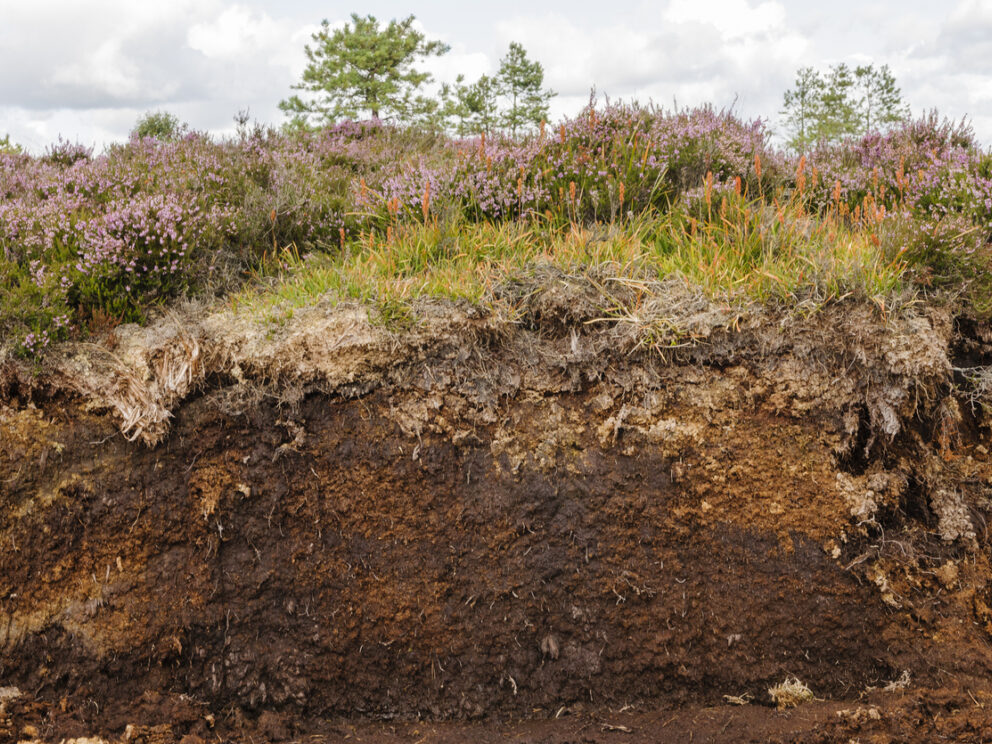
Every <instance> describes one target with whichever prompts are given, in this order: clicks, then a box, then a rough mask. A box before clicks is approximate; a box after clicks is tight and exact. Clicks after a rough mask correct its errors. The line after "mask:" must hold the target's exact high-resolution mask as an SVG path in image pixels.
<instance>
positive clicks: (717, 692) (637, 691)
mask: <svg viewBox="0 0 992 744" xmlns="http://www.w3.org/2000/svg"><path fill="white" fill-rule="evenodd" d="M599 286H600V285H599V284H596V283H595V282H593V283H589V284H583V285H578V284H576V283H575V282H569V281H567V280H565V279H564V278H558V279H555V278H554V277H552V278H550V279H546V280H545V281H543V282H542V283H541V285H540V288H539V289H535V288H533V287H532V288H529V289H526V291H524V290H519V291H520V301H519V308H520V313H519V315H518V316H517V317H516V318H514V320H513V322H509V321H507V320H505V319H501V320H496V319H493V318H491V317H487V316H486V315H485V314H483V313H480V312H478V311H475V310H472V309H467V308H466V307H465V306H460V305H453V304H450V303H428V302H425V303H422V304H420V305H419V306H417V307H416V312H415V317H414V318H413V320H412V322H411V323H409V324H406V325H404V326H403V327H402V328H389V327H385V326H383V325H382V324H381V323H378V322H374V321H375V318H374V317H373V318H372V320H370V313H369V311H368V310H367V309H366V308H365V307H363V306H359V305H353V306H349V305H339V306H337V307H333V308H332V307H324V306H322V305H320V304H317V305H315V306H311V307H308V308H306V309H305V310H304V311H302V312H299V313H297V314H295V315H294V316H293V317H292V318H291V319H290V320H288V321H287V322H285V323H283V324H282V325H279V326H277V327H273V328H269V329H268V330H266V329H264V328H259V326H258V325H257V324H256V325H252V324H247V323H242V324H239V322H238V320H237V314H236V313H234V312H232V311H231V310H229V309H227V310H219V311H212V312H204V311H202V309H200V310H196V309H194V308H189V309H187V310H181V311H177V313H175V314H172V315H169V316H167V317H163V318H161V319H159V320H158V321H156V322H153V323H151V324H150V325H149V326H148V327H145V328H138V327H136V326H120V327H118V328H117V329H116V330H115V331H113V332H112V333H111V334H109V335H108V336H106V337H105V338H104V339H102V340H100V341H99V343H96V344H67V345H66V346H65V347H64V349H62V350H61V351H59V352H58V353H53V354H51V355H50V356H49V357H47V358H46V360H45V361H44V363H43V364H42V365H41V368H40V369H39V368H38V367H35V368H33V369H32V368H29V367H27V366H26V365H24V364H22V363H15V362H13V361H9V362H8V363H7V364H6V366H5V367H4V370H3V376H2V378H0V401H2V404H0V438H2V447H0V688H2V689H0V740H2V741H16V740H18V739H24V740H32V739H39V740H41V741H46V742H47V741H59V740H60V739H62V738H65V737H73V736H83V735H87V736H99V737H102V738H104V739H106V740H108V741H115V742H116V741H123V740H128V741H156V742H172V741H176V742H178V741H180V740H183V741H186V742H195V741H199V740H203V741H217V740H235V741H242V740H244V741H247V740H249V737H251V740H253V741H256V742H259V741H282V740H292V739H299V740H301V741H319V740H322V739H321V737H323V740H326V741H334V740H339V739H341V738H343V737H344V736H345V735H349V734H350V735H353V736H355V737H358V738H359V739H362V740H366V741H407V740H409V741H417V740H419V739H422V738H424V737H425V736H426V737H428V740H438V741H462V740H478V741H485V740H492V741H497V740H501V737H503V736H507V737H509V736H511V735H512V736H515V737H517V738H518V739H519V740H532V741H600V740H604V741H612V740H614V739H616V740H623V741H641V740H643V741H669V740H670V741H684V740H687V739H686V737H687V736H688V735H689V734H690V733H693V732H696V733H697V735H698V740H702V741H748V740H754V741H769V740H780V741H847V740H848V739H857V738H858V737H861V739H860V740H861V741H897V740H898V741H936V740H940V738H941V737H945V738H947V739H948V740H954V741H988V740H990V738H992V684H990V682H989V675H990V671H992V653H990V644H989V640H990V634H992V609H990V607H992V584H990V583H989V579H990V566H989V541H988V534H987V517H988V512H989V509H990V508H992V503H990V501H989V498H988V494H989V493H990V491H989V485H990V479H992V459H990V456H989V447H990V446H992V445H990V443H989V429H988V420H987V418H986V416H985V414H984V412H983V411H984V409H983V396H984V393H985V392H986V391H985V382H984V381H985V378H984V377H983V374H984V370H985V369H986V367H985V365H989V364H992V329H990V327H989V326H988V325H987V324H985V323H981V322H978V321H974V320H970V319H968V318H963V317H958V318H952V317H950V315H949V314H947V313H946V312H945V311H942V310H939V309H933V308H927V307H924V306H909V307H907V308H905V309H903V310H900V311H899V312H897V313H892V314H888V315H883V314H882V313H881V312H880V311H879V310H878V308H877V307H873V306H870V305H868V304H866V303H859V302H854V301H850V302H840V303H835V304H832V305H828V306H826V307H825V308H823V309H821V310H820V311H819V312H817V313H814V314H812V315H809V316H806V317H804V316H803V315H801V314H798V313H796V312H792V313H786V312H784V311H782V312H776V311H773V310H768V309H766V310H761V311H757V310H755V311H749V312H740V313H738V312H736V311H732V310H731V309H730V308H728V307H723V306H720V305H717V304H713V303H711V302H709V301H707V300H705V299H702V298H701V297H698V296H695V295H692V294H691V293H689V292H688V291H687V290H685V288H684V285H680V284H679V283H677V282H676V283H670V284H667V285H662V286H661V287H660V288H659V289H658V292H657V295H656V300H655V306H654V310H653V311H654V312H655V315H656V317H662V316H664V317H666V318H668V319H669V321H667V322H668V326H667V327H668V328H669V329H672V330H673V333H672V334H671V337H670V338H669V339H668V340H667V341H665V342H664V343H660V342H658V343H653V344H652V343H645V342H644V335H643V333H641V332H636V333H635V332H634V330H631V328H630V327H628V326H629V324H626V325H625V323H624V322H623V321H611V322H609V323H605V322H599V318H598V316H599V313H600V311H599V309H598V307H597V303H596V292H598V291H599V290H598V289H597V287H599ZM642 330H643V329H642ZM674 330H677V331H678V333H675V332H674ZM789 678H795V679H796V680H799V681H801V682H802V683H803V684H805V685H807V686H808V688H809V690H810V691H811V692H812V694H813V696H815V699H814V700H811V701H808V702H805V703H804V704H802V705H800V706H798V707H796V708H792V709H789V710H784V711H780V710H777V709H776V707H775V704H774V701H773V699H772V698H771V697H770V695H769V692H768V691H769V688H771V687H773V686H774V685H777V684H780V683H782V682H784V681H785V680H787V679H789ZM780 702H782V701H780ZM734 703H746V704H745V705H735V704H734ZM418 721H419V723H418ZM385 722H388V723H385ZM625 729H626V730H625ZM184 737H186V738H185V739H184Z"/></svg>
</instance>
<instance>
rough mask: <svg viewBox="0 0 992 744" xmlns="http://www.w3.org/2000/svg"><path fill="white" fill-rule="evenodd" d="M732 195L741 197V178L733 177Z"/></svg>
mask: <svg viewBox="0 0 992 744" xmlns="http://www.w3.org/2000/svg"><path fill="white" fill-rule="evenodd" d="M734 193H735V194H736V195H737V196H740V195H741V177H740V176H734Z"/></svg>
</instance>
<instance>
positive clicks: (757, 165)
mask: <svg viewBox="0 0 992 744" xmlns="http://www.w3.org/2000/svg"><path fill="white" fill-rule="evenodd" d="M754 173H755V175H756V176H757V177H758V181H759V182H760V181H761V155H758V154H755V156H754Z"/></svg>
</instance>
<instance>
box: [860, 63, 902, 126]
mask: <svg viewBox="0 0 992 744" xmlns="http://www.w3.org/2000/svg"><path fill="white" fill-rule="evenodd" d="M854 78H855V88H856V90H857V93H858V95H859V97H858V99H857V103H856V106H857V111H858V119H859V122H860V132H861V134H869V133H871V132H874V131H876V130H879V129H881V128H883V127H886V126H888V125H890V124H895V123H896V122H898V121H902V120H903V119H905V118H906V117H907V116H908V115H909V111H908V107H907V106H906V105H905V104H904V103H903V102H902V94H901V93H900V91H899V87H898V86H897V85H896V79H895V77H894V76H893V74H892V71H891V70H889V66H888V65H882V66H881V67H879V68H878V69H875V67H874V66H873V65H868V66H866V67H858V68H856V69H855V70H854Z"/></svg>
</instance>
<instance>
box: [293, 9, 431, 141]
mask: <svg viewBox="0 0 992 744" xmlns="http://www.w3.org/2000/svg"><path fill="white" fill-rule="evenodd" d="M414 20H415V19H414V16H412V15H411V16H408V17H406V18H404V19H403V20H401V21H397V20H392V21H390V22H389V24H388V25H387V26H386V27H385V28H382V27H380V25H379V21H378V20H376V18H375V17H374V16H372V15H367V16H364V17H363V16H359V15H358V14H357V13H352V15H351V22H350V23H346V24H345V25H344V26H343V27H342V28H338V29H332V28H331V26H330V24H329V23H328V21H326V20H325V21H324V22H323V23H322V24H321V28H320V30H319V31H318V32H317V33H315V34H313V37H312V38H313V42H314V43H313V44H312V45H311V44H308V45H307V46H306V48H305V51H306V55H307V60H308V63H307V67H306V69H305V70H304V72H303V80H302V81H301V82H300V83H298V84H296V85H294V86H293V88H294V90H300V91H305V92H306V93H308V94H309V95H308V96H307V97H306V98H302V97H300V96H299V95H293V96H291V97H290V98H288V99H286V100H284V101H282V102H280V104H279V108H280V109H282V110H283V111H284V112H285V113H286V114H288V115H289V116H291V117H294V119H296V120H297V122H298V123H317V124H331V123H333V122H335V121H339V120H341V119H357V118H360V117H361V115H362V114H363V113H366V114H368V115H371V117H372V118H374V119H378V118H384V119H388V118H397V119H409V118H413V117H415V116H417V115H421V114H424V113H425V112H429V110H430V109H431V108H432V107H431V104H430V101H429V99H427V98H425V97H423V96H420V95H418V91H419V90H420V88H421V87H422V86H423V85H424V84H425V83H428V82H430V81H431V79H432V78H431V75H430V73H427V72H424V71H422V70H419V69H417V68H416V67H415V65H416V64H417V63H418V61H419V60H421V59H422V58H424V57H428V56H440V55H442V54H445V53H446V52H447V51H448V49H449V47H448V46H447V45H445V44H442V43H441V42H439V41H429V40H427V39H426V38H425V37H424V35H423V34H422V33H421V32H419V31H417V30H416V29H415V28H414V27H413V24H414Z"/></svg>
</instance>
